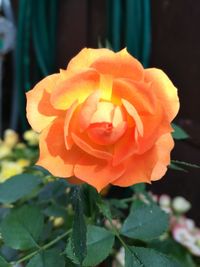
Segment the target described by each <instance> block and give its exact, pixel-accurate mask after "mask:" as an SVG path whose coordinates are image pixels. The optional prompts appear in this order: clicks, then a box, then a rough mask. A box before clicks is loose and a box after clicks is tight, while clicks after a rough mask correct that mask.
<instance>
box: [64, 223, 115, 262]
mask: <svg viewBox="0 0 200 267" xmlns="http://www.w3.org/2000/svg"><path fill="white" fill-rule="evenodd" d="M114 239H115V237H114V235H113V233H112V232H110V231H108V230H106V229H104V228H102V227H97V226H94V225H88V228H87V255H86V257H85V259H84V261H83V264H82V266H96V265H98V264H99V263H101V262H102V261H103V260H105V259H106V258H107V257H108V255H109V254H110V252H111V250H112V247H113V245H114ZM66 253H67V256H68V257H69V258H70V259H71V260H72V261H73V262H74V264H78V260H77V258H76V257H74V254H73V251H72V248H71V241H69V243H68V245H67V248H66Z"/></svg>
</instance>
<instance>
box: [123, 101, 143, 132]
mask: <svg viewBox="0 0 200 267" xmlns="http://www.w3.org/2000/svg"><path fill="white" fill-rule="evenodd" d="M122 104H123V105H124V107H125V109H126V110H127V112H128V114H129V115H130V116H131V117H132V118H133V120H134V121H135V126H136V130H137V132H138V133H139V135H141V136H143V123H142V121H141V119H140V116H139V114H138V112H137V110H136V109H135V108H134V106H133V105H132V104H131V103H130V102H128V101H127V100H125V99H122Z"/></svg>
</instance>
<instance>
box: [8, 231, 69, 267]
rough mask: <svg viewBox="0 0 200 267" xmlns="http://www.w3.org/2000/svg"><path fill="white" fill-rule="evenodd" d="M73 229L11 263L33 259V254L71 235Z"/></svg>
mask: <svg viewBox="0 0 200 267" xmlns="http://www.w3.org/2000/svg"><path fill="white" fill-rule="evenodd" d="M71 231H72V230H71V229H70V230H68V231H67V232H65V233H63V234H62V235H59V236H58V237H56V238H55V239H53V240H51V241H50V242H49V243H47V244H45V245H44V246H42V247H41V248H40V249H37V250H35V251H33V252H32V253H30V254H28V255H26V256H24V257H23V258H21V259H19V260H18V261H16V262H12V263H11V264H13V265H16V264H19V263H22V262H24V261H26V260H29V259H31V258H32V257H33V256H35V255H36V254H38V253H39V252H41V251H43V250H46V249H48V248H50V247H51V246H53V245H54V244H56V243H58V242H59V241H60V240H62V239H63V238H64V237H66V236H67V235H69V234H70V233H71Z"/></svg>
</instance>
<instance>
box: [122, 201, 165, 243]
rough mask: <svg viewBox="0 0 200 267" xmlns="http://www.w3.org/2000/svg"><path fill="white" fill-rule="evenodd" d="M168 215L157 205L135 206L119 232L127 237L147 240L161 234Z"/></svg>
mask: <svg viewBox="0 0 200 267" xmlns="http://www.w3.org/2000/svg"><path fill="white" fill-rule="evenodd" d="M168 224H169V216H168V215H167V214H166V213H165V212H164V211H162V210H161V209H160V208H159V207H158V206H157V205H155V204H151V205H142V206H136V208H135V209H133V210H132V211H131V213H130V214H129V216H128V217H127V218H126V220H125V222H124V224H123V226H122V230H121V233H122V234H123V235H125V236H127V237H130V238H134V239H139V240H143V241H148V240H151V239H154V238H156V237H158V236H160V235H161V234H163V233H164V232H165V231H166V230H167V228H168Z"/></svg>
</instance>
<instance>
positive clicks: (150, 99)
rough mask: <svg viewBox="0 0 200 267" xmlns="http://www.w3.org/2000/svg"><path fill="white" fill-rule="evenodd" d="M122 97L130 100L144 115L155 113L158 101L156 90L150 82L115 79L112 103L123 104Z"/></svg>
mask: <svg viewBox="0 0 200 267" xmlns="http://www.w3.org/2000/svg"><path fill="white" fill-rule="evenodd" d="M122 99H126V100H127V101H129V102H130V103H131V104H132V105H133V106H134V107H135V109H136V110H137V111H138V113H140V114H142V115H145V114H149V113H150V114H153V113H155V109H156V105H157V102H156V97H155V94H154V92H152V91H151V88H150V83H144V82H143V81H142V82H136V81H134V80H130V79H122V78H119V79H115V80H114V81H113V94H112V103H113V104H116V105H121V104H122V103H121V100H122Z"/></svg>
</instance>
